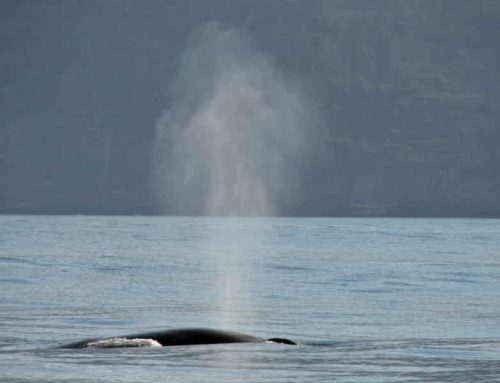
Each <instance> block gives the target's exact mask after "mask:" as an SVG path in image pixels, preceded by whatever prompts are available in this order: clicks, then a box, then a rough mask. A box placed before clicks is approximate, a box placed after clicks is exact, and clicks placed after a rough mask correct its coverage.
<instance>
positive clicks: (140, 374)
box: [0, 215, 500, 383]
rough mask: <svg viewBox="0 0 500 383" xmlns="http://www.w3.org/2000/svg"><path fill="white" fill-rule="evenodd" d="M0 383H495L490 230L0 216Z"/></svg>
mask: <svg viewBox="0 0 500 383" xmlns="http://www.w3.org/2000/svg"><path fill="white" fill-rule="evenodd" d="M183 327H208V328H220V329H226V330H233V331H239V332H243V333H248V334H251V335H256V336H262V337H286V338H290V339H293V340H295V341H296V342H298V343H299V345H298V346H289V345H278V344H270V343H255V344H253V343H252V344H228V345H203V346H190V347H187V346H177V347H137V348H113V349H102V348H89V349H63V348H59V346H61V345H64V344H66V343H69V342H75V341H78V340H81V339H83V338H90V337H100V336H107V337H109V336H119V335H124V334H129V333H137V332H144V331H150V330H151V331H153V330H154V331H159V330H164V329H165V330H166V329H173V328H183ZM0 381H1V382H23V383H25V382H26V383H27V382H184V383H191V382H273V383H278V382H334V381H337V382H467V383H469V382H499V381H500V220H494V219H488V220H482V219H365V218H358V219H347V218H200V217H143V216H130V217H117V216H111V217H101V216H6V215H5V216H0Z"/></svg>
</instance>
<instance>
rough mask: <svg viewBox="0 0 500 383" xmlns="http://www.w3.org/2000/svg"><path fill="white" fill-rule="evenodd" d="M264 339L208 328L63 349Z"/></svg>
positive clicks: (105, 340)
mask: <svg viewBox="0 0 500 383" xmlns="http://www.w3.org/2000/svg"><path fill="white" fill-rule="evenodd" d="M265 341H266V340H265V339H264V338H260V337H256V336H252V335H246V334H240V333H237V332H232V331H221V330H212V329H206V328H187V329H177V330H167V331H158V332H147V333H140V334H132V335H126V336H117V337H108V338H97V339H86V340H82V341H80V342H76V343H70V344H68V345H65V346H62V347H63V348H87V347H90V348H92V347H100V348H111V347H149V346H188V345H196V344H217V343H245V342H265ZM267 341H268V342H274V343H282V344H296V343H295V342H293V341H291V340H289V339H285V338H271V339H268V340H267Z"/></svg>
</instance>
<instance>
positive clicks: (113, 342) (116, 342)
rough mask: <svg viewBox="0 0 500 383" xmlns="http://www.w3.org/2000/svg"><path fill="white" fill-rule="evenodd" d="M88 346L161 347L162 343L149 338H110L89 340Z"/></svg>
mask: <svg viewBox="0 0 500 383" xmlns="http://www.w3.org/2000/svg"><path fill="white" fill-rule="evenodd" d="M88 347H102V348H107V347H161V344H160V343H158V342H157V341H156V340H154V339H149V338H134V339H128V338H110V339H102V340H96V341H94V342H89V344H88Z"/></svg>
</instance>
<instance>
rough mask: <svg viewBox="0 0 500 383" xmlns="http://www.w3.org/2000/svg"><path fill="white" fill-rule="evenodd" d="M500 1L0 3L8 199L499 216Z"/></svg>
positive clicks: (108, 210) (266, 211) (210, 209)
mask: <svg viewBox="0 0 500 383" xmlns="http://www.w3.org/2000/svg"><path fill="white" fill-rule="evenodd" d="M499 37H500V2H498V1H495V0H482V1H481V0H477V1H468V0H452V1H450V0H433V1H397V0H386V1H383V0H381V1H372V0H363V1H362V0H358V1H356V0H354V1H353V0H349V1H334V0H324V1H305V0H304V1H267V0H266V1H258V0H255V1H246V0H241V1H238V0H230V1H229V0H212V1H206V2H205V1H186V0H171V1H156V0H155V1H153V0H145V1H132V0H120V1H118V0H110V1H95V0H88V1H87V0H85V1H83V0H82V1H79V0H74V1H70V0H67V1H66V0H65V1H62V0H60V1H57V0H56V1H34V0H33V1H18V0H16V1H14V0H4V1H2V2H1V3H0V213H30V214H61V213H64V214H177V215H178V214H181V215H182V214H190V215H198V214H201V215H204V214H211V215H299V216H300V215H307V216H356V215H361V216H470V217H474V216H491V217H493V216H495V217H498V216H500V198H499V197H498V196H499V195H500V171H499V168H498V167H499V164H500V146H499V142H500V123H499V121H500V107H499V105H500V48H499V44H498V41H499Z"/></svg>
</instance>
